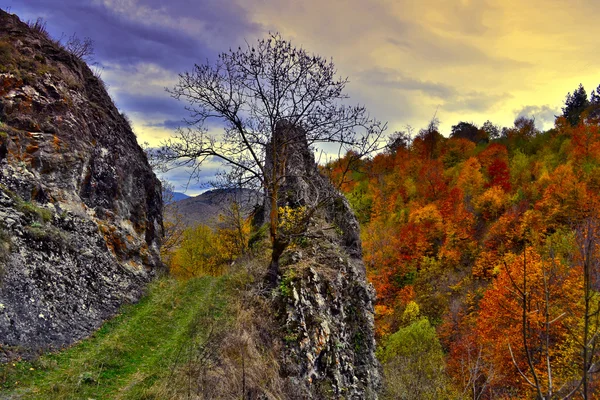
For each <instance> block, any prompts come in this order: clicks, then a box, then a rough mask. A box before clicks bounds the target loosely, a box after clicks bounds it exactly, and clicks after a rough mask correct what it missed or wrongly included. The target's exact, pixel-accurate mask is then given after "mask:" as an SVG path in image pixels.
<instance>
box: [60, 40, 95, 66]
mask: <svg viewBox="0 0 600 400" xmlns="http://www.w3.org/2000/svg"><path fill="white" fill-rule="evenodd" d="M65 49H66V50H67V51H68V52H69V53H71V54H73V55H74V56H75V57H77V58H79V59H81V60H85V61H87V62H91V61H93V56H94V41H93V40H92V39H91V38H89V37H85V38H83V39H81V38H79V37H78V36H77V35H76V34H75V33H73V34H72V35H71V36H69V39H68V40H67V44H66V45H65Z"/></svg>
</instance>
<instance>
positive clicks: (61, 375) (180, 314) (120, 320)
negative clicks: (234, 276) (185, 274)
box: [0, 277, 230, 400]
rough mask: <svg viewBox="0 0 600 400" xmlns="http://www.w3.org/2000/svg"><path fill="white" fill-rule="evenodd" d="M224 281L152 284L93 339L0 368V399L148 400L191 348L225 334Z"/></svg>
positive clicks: (225, 286) (225, 287) (225, 305)
mask: <svg viewBox="0 0 600 400" xmlns="http://www.w3.org/2000/svg"><path fill="white" fill-rule="evenodd" d="M228 288H229V285H228V282H227V278H225V277H223V278H213V277H203V278H197V279H192V280H189V281H187V282H178V281H175V280H173V279H170V278H163V279H160V280H158V281H156V282H154V283H153V284H151V285H150V288H149V293H148V295H147V296H145V297H144V298H143V299H142V300H141V301H140V302H139V303H138V304H135V305H129V306H125V307H124V308H123V310H122V312H121V313H120V314H119V315H118V316H116V317H115V318H113V319H112V320H110V321H109V322H107V323H105V324H104V325H103V326H102V327H101V328H100V329H99V330H98V331H97V332H95V333H94V334H93V335H92V336H91V337H90V338H88V339H86V340H83V341H81V342H80V343H78V344H76V345H74V346H72V347H71V348H69V349H67V350H64V351H62V352H58V353H54V354H49V355H45V356H43V357H41V358H39V359H38V360H36V361H34V362H17V363H11V364H7V365H3V366H0V390H1V391H0V398H1V399H4V398H9V399H89V398H92V399H96V400H98V399H152V398H157V397H156V396H155V395H153V394H152V393H153V391H152V390H151V388H152V387H153V386H155V385H158V384H161V383H164V382H167V381H168V380H169V379H170V376H171V375H172V374H173V371H174V369H175V368H176V366H177V365H178V364H181V363H182V362H183V360H180V358H181V357H180V355H181V354H182V353H185V352H183V351H182V350H185V349H186V348H189V346H194V345H198V344H201V343H202V341H203V340H206V338H207V336H208V335H209V331H212V330H214V328H215V327H217V328H219V329H225V328H224V327H225V326H226V325H227V321H229V320H230V318H229V316H228V313H227V296H228Z"/></svg>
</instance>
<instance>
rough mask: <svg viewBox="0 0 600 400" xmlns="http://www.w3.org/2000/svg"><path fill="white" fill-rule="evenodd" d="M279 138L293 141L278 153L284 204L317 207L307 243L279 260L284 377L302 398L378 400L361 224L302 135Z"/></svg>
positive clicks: (378, 379)
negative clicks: (283, 162)
mask: <svg viewBox="0 0 600 400" xmlns="http://www.w3.org/2000/svg"><path fill="white" fill-rule="evenodd" d="M278 133H279V136H278V137H276V138H275V139H274V140H276V141H280V143H287V145H286V146H284V147H283V150H282V151H280V152H279V154H280V155H284V156H285V157H286V165H285V171H286V172H285V180H284V182H283V183H282V192H281V193H283V194H284V196H282V197H281V198H280V206H283V205H287V206H289V207H293V208H295V207H301V206H306V207H312V206H315V205H318V207H317V211H316V212H315V214H314V217H313V219H312V222H311V224H310V226H309V228H308V232H307V234H306V235H305V237H303V238H300V239H299V240H297V241H296V242H292V243H291V245H290V246H289V247H288V249H287V250H286V251H285V252H284V253H283V254H282V256H281V259H280V266H281V275H282V277H281V280H280V283H279V287H278V291H277V292H278V297H277V299H276V304H278V310H277V311H278V319H279V325H280V326H281V332H282V333H281V335H282V341H283V345H282V348H283V349H284V350H283V353H282V355H281V365H282V366H284V367H283V371H282V375H283V376H284V377H286V378H287V380H288V382H289V383H290V385H288V386H289V387H293V388H295V389H296V390H297V393H296V396H297V398H313V399H321V398H346V399H375V398H377V390H378V388H379V386H380V382H381V377H380V372H379V363H378V361H377V359H376V357H375V339H374V311H373V307H374V300H375V292H374V290H373V287H372V286H371V285H370V284H368V283H367V282H366V277H365V275H366V274H365V266H364V264H363V262H362V260H361V243H360V235H359V224H358V222H357V220H356V218H355V216H354V214H353V212H352V210H351V208H350V206H349V204H348V202H347V200H346V199H345V198H344V197H343V196H342V195H341V194H340V193H339V192H338V191H337V190H336V189H335V188H334V187H333V186H332V184H331V183H330V182H329V180H328V179H327V178H325V177H323V176H322V175H321V174H320V173H319V171H318V168H317V166H316V164H315V161H314V157H313V153H312V151H311V150H310V149H309V147H308V145H307V143H306V140H305V139H304V140H303V139H302V137H303V134H302V132H300V131H295V130H293V129H290V128H289V127H286V128H285V129H280V130H279V132H278ZM266 164H267V168H270V165H272V164H273V162H272V160H267V163H266ZM267 207H268V205H267Z"/></svg>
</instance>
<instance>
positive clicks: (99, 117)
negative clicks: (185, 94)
mask: <svg viewBox="0 0 600 400" xmlns="http://www.w3.org/2000/svg"><path fill="white" fill-rule="evenodd" d="M161 214H162V198H161V188H160V183H159V181H158V180H157V178H156V177H155V175H154V173H153V172H152V170H151V168H150V167H149V165H148V162H147V160H146V157H145V155H144V153H143V151H142V150H141V148H140V147H139V146H138V144H137V142H136V138H135V135H134V134H133V132H132V131H131V128H130V126H129V124H128V122H127V121H126V119H125V117H124V116H122V115H121V114H120V113H119V111H118V110H117V109H116V107H115V106H114V104H113V103H112V101H111V99H110V97H109V96H108V94H107V93H106V90H105V88H104V86H103V84H102V82H101V81H100V80H99V79H97V78H96V77H95V76H94V74H93V73H92V72H91V71H90V69H89V68H88V67H87V66H86V65H85V63H84V62H82V61H81V60H79V59H77V58H76V57H74V56H73V55H71V54H70V53H68V52H67V51H65V50H64V49H62V48H61V47H60V46H58V45H57V44H56V43H55V42H53V41H52V40H50V39H49V38H47V37H46V36H45V35H44V34H43V33H39V32H34V31H32V30H31V29H29V27H28V26H27V25H26V24H23V23H22V22H20V21H19V20H18V18H17V17H16V16H13V15H9V14H7V13H5V12H3V11H1V10H0V360H2V359H4V360H6V359H8V358H10V357H11V356H12V355H20V354H25V355H27V354H33V353H34V352H35V351H38V350H41V349H47V348H49V347H60V346H63V345H67V344H70V343H72V342H74V341H76V340H78V339H81V338H83V337H85V336H86V335H88V334H89V333H91V332H92V331H93V330H94V329H96V328H97V327H99V326H100V324H101V323H102V321H103V320H105V319H106V318H108V317H110V316H112V315H114V313H115V312H116V311H117V310H118V308H119V306H120V305H121V304H123V303H124V302H127V301H135V300H137V299H138V298H139V296H140V295H141V294H142V292H143V289H144V287H145V284H146V283H147V282H148V281H149V280H150V279H151V278H152V276H154V275H155V273H156V272H157V271H159V270H161V269H162V268H163V266H162V263H161V261H160V258H159V247H160V239H161V237H162V216H161Z"/></svg>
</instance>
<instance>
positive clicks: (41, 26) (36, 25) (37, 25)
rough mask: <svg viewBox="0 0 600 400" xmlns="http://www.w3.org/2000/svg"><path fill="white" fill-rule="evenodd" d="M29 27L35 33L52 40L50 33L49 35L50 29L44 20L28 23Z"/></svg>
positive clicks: (39, 19) (40, 18)
mask: <svg viewBox="0 0 600 400" xmlns="http://www.w3.org/2000/svg"><path fill="white" fill-rule="evenodd" d="M27 25H28V26H29V27H30V28H31V30H33V31H34V32H37V33H40V34H42V35H44V36H45V37H46V38H48V39H49V38H50V33H48V29H47V28H46V21H44V18H42V17H39V18H38V19H36V20H35V21H31V20H30V21H27Z"/></svg>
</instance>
